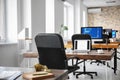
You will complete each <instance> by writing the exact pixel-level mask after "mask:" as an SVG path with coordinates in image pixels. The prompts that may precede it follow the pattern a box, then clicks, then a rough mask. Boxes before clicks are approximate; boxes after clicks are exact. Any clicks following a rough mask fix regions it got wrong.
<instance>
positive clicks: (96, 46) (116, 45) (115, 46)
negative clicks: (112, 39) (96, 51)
mask: <svg viewBox="0 0 120 80" xmlns="http://www.w3.org/2000/svg"><path fill="white" fill-rule="evenodd" d="M118 47H119V44H117V43H110V44H92V48H118Z"/></svg>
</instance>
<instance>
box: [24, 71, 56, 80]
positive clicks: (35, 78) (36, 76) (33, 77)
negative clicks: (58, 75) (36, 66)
mask: <svg viewBox="0 0 120 80" xmlns="http://www.w3.org/2000/svg"><path fill="white" fill-rule="evenodd" d="M22 76H23V79H26V80H41V79H47V78H52V77H54V74H53V73H49V72H45V71H38V72H30V73H24V74H23V75H22Z"/></svg>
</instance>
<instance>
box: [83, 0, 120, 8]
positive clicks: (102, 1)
mask: <svg viewBox="0 0 120 80" xmlns="http://www.w3.org/2000/svg"><path fill="white" fill-rule="evenodd" d="M83 4H84V5H86V6H87V7H89V8H90V7H106V6H117V5H120V0H83Z"/></svg>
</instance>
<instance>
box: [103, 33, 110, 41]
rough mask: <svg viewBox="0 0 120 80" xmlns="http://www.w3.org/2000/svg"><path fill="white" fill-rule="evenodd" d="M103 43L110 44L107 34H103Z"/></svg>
mask: <svg viewBox="0 0 120 80" xmlns="http://www.w3.org/2000/svg"><path fill="white" fill-rule="evenodd" d="M103 42H104V43H110V40H109V36H108V35H107V34H103Z"/></svg>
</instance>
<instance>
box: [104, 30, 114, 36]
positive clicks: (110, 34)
mask: <svg viewBox="0 0 120 80" xmlns="http://www.w3.org/2000/svg"><path fill="white" fill-rule="evenodd" d="M103 33H104V34H107V35H108V37H109V38H112V29H103Z"/></svg>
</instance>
